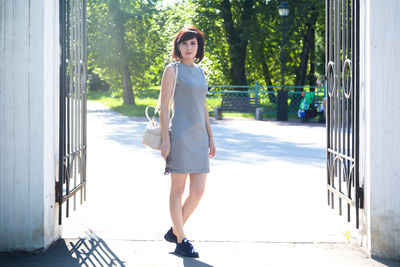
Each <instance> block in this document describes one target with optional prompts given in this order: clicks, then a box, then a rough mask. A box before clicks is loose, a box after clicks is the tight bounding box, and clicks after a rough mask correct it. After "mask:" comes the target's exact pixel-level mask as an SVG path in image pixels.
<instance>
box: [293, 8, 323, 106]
mask: <svg viewBox="0 0 400 267" xmlns="http://www.w3.org/2000/svg"><path fill="white" fill-rule="evenodd" d="M314 11H315V5H314V4H313V5H312V6H311V8H310V13H311V14H310V17H309V19H308V21H307V24H306V25H307V32H306V34H305V35H304V38H303V49H302V51H301V55H300V65H299V68H298V71H297V75H296V81H295V85H296V86H304V84H305V81H306V77H307V67H308V59H309V55H310V50H311V47H312V46H313V45H314V46H315V23H316V22H317V16H316V14H315V12H314ZM313 36H314V38H313ZM314 50H315V49H314ZM295 91H302V88H296V89H295ZM293 96H294V97H292V100H291V101H290V107H289V110H296V109H297V108H298V106H299V105H300V102H301V97H298V95H293Z"/></svg>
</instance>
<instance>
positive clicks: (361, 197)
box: [358, 187, 364, 209]
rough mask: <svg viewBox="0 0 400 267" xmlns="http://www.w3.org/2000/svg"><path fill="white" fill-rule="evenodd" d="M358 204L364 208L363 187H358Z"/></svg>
mask: <svg viewBox="0 0 400 267" xmlns="http://www.w3.org/2000/svg"><path fill="white" fill-rule="evenodd" d="M358 206H359V207H360V209H364V187H359V188H358Z"/></svg>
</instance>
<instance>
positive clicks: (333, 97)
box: [326, 0, 363, 228]
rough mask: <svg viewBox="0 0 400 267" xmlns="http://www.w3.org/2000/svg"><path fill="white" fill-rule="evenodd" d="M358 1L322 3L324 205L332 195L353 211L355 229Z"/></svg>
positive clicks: (358, 197) (359, 196) (358, 198)
mask: <svg viewBox="0 0 400 267" xmlns="http://www.w3.org/2000/svg"><path fill="white" fill-rule="evenodd" d="M359 2H360V1H359V0H326V78H327V108H326V112H327V120H326V125H327V178H328V181H327V187H328V205H330V206H331V207H332V208H334V203H335V201H334V200H335V196H336V197H338V201H339V214H340V215H342V202H343V201H344V202H345V203H346V204H347V220H348V221H350V214H351V207H354V208H355V219H356V227H357V228H358V227H359V209H360V208H361V209H362V208H363V187H362V186H361V185H360V179H359V178H360V176H359V117H360V116H359V110H360V109H359V99H360V84H359V62H360V61H359V47H360V45H359V43H360V38H359V33H360V31H359V23H360V19H359V18H360V16H359V10H360V6H359V5H360V3H359Z"/></svg>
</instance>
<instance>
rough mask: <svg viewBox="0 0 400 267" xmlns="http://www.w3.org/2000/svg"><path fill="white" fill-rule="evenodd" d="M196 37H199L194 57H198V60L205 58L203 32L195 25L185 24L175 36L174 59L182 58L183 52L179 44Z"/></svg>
mask: <svg viewBox="0 0 400 267" xmlns="http://www.w3.org/2000/svg"><path fill="white" fill-rule="evenodd" d="M193 38H196V39H197V54H196V56H195V57H194V58H195V59H197V62H200V61H202V60H203V58H204V36H203V33H202V32H201V31H200V30H199V29H197V28H195V27H193V26H185V27H183V28H182V29H181V30H180V31H179V32H178V34H177V35H176V36H175V38H174V48H173V50H172V51H173V52H172V59H173V60H179V59H182V54H181V52H180V51H179V45H180V44H181V43H183V42H185V41H187V40H190V39H193Z"/></svg>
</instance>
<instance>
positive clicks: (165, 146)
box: [160, 141, 171, 160]
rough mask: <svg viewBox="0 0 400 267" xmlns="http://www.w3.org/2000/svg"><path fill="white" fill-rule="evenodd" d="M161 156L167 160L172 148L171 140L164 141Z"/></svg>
mask: <svg viewBox="0 0 400 267" xmlns="http://www.w3.org/2000/svg"><path fill="white" fill-rule="evenodd" d="M160 150H161V156H162V157H163V158H164V160H167V156H168V155H169V151H170V150H171V144H170V142H169V141H163V142H162V143H161V148H160Z"/></svg>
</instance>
